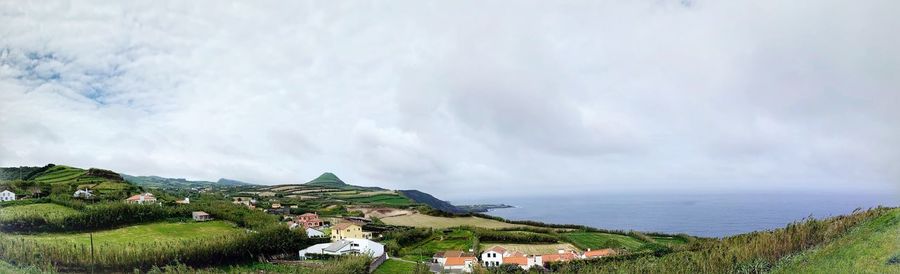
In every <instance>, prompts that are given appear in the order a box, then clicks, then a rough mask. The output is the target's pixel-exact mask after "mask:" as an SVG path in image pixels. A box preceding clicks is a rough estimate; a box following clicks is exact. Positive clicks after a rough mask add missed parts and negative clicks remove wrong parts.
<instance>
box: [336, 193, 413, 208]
mask: <svg viewBox="0 0 900 274" xmlns="http://www.w3.org/2000/svg"><path fill="white" fill-rule="evenodd" d="M341 200H345V201H350V202H353V203H361V204H385V205H393V206H407V205H411V204H412V201H411V200H409V199H407V198H406V197H403V196H400V195H395V194H377V195H361V196H353V197H346V198H341Z"/></svg>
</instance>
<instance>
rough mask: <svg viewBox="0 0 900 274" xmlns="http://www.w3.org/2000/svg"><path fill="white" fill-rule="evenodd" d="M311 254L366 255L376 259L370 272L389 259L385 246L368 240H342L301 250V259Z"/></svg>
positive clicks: (370, 266)
mask: <svg viewBox="0 0 900 274" xmlns="http://www.w3.org/2000/svg"><path fill="white" fill-rule="evenodd" d="M309 254H325V255H334V256H343V255H347V254H366V255H369V256H371V257H372V258H374V260H373V261H372V264H370V265H369V270H370V272H371V271H373V270H374V269H375V268H378V266H379V265H381V263H383V262H384V261H385V260H386V259H387V253H385V252H384V245H382V244H379V243H376V242H373V241H371V240H366V239H342V240H339V241H336V242H332V243H325V244H317V245H313V246H310V247H307V248H306V249H303V250H300V252H299V255H300V259H306V258H307V257H308V256H307V255H309Z"/></svg>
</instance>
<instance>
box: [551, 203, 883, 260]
mask: <svg viewBox="0 0 900 274" xmlns="http://www.w3.org/2000/svg"><path fill="white" fill-rule="evenodd" d="M889 210H891V209H889V208H884V207H878V208H873V209H870V210H866V211H858V212H854V213H853V214H850V215H845V216H838V217H832V218H828V219H823V220H816V219H812V218H808V219H805V220H802V221H798V222H795V223H791V224H789V225H788V226H787V227H785V228H780V229H776V230H772V231H762V232H753V233H748V234H741V235H736V236H732V237H727V238H724V239H722V240H706V241H695V242H692V243H690V244H687V245H685V246H683V247H679V248H675V249H674V250H673V252H671V253H667V254H658V255H662V256H653V254H652V253H645V254H633V255H631V256H629V257H626V258H616V257H611V258H602V259H596V260H585V261H574V262H568V263H558V264H550V265H549V266H548V267H549V269H551V270H553V271H554V272H558V273H762V272H766V271H768V270H769V269H770V268H771V267H772V266H773V265H775V264H776V263H777V262H778V260H779V259H781V258H783V257H785V256H788V255H790V254H794V253H797V252H800V251H803V250H806V249H809V248H812V247H814V246H817V245H820V244H823V243H827V242H829V241H831V240H834V239H837V238H838V237H840V236H842V235H843V234H844V233H846V232H847V231H848V230H849V229H850V228H852V227H854V226H856V225H859V224H861V223H863V222H866V221H868V220H872V219H874V218H876V217H878V216H881V215H883V214H886V213H887V212H888V211H889Z"/></svg>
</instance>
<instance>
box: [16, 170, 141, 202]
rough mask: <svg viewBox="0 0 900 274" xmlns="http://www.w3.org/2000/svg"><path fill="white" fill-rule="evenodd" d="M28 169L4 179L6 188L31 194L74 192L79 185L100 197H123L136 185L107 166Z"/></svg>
mask: <svg viewBox="0 0 900 274" xmlns="http://www.w3.org/2000/svg"><path fill="white" fill-rule="evenodd" d="M19 169H21V168H19ZM28 169H29V170H31V172H30V173H28V174H27V175H25V176H20V175H17V176H16V178H15V179H14V180H4V181H3V182H2V184H3V188H7V189H11V190H12V191H13V192H16V193H18V194H21V195H32V196H44V195H48V194H58V195H72V193H73V192H75V190H77V189H89V190H92V191H93V192H94V194H95V195H98V197H100V198H109V199H119V198H122V197H124V196H126V195H127V194H128V193H130V192H134V191H136V189H137V188H136V187H135V186H134V185H132V184H130V183H128V182H126V181H125V179H123V178H122V176H121V175H119V174H118V173H115V172H112V171H109V170H105V169H97V168H89V169H81V168H76V167H70V166H64V165H54V164H48V165H46V166H44V167H41V168H37V169H34V168H28ZM5 170H9V168H7V169H5ZM19 173H20V174H21V172H19Z"/></svg>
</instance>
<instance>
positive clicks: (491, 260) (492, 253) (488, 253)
mask: <svg viewBox="0 0 900 274" xmlns="http://www.w3.org/2000/svg"><path fill="white" fill-rule="evenodd" d="M508 254H509V253H508V252H506V248H503V247H502V246H494V247H491V248H490V249H488V250H485V251H484V253H481V265H483V266H488V267H490V266H500V265H501V264H503V256H506V255H508Z"/></svg>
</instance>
